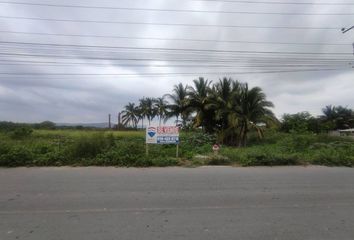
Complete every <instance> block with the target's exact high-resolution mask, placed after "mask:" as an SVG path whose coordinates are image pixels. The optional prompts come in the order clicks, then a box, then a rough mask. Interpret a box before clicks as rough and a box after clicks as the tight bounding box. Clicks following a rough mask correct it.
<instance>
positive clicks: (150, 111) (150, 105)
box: [145, 98, 157, 125]
mask: <svg viewBox="0 0 354 240" xmlns="http://www.w3.org/2000/svg"><path fill="white" fill-rule="evenodd" d="M155 102H156V100H155V99H154V98H145V111H146V114H145V116H146V118H147V120H148V121H149V125H150V124H151V121H152V120H154V118H155V117H156V115H157V111H156V108H155Z"/></svg>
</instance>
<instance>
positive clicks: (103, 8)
mask: <svg viewBox="0 0 354 240" xmlns="http://www.w3.org/2000/svg"><path fill="white" fill-rule="evenodd" d="M0 3H2V4H15V5H27V6H44V7H60V8H82V9H102V10H124V11H146V12H176V13H212V14H250V15H294V16H304V15H305V16H352V15H354V13H296V12H251V11H223V10H221V11H216V10H192V9H160V8H127V7H113V6H107V7H106V6H88V5H65V4H48V3H27V2H8V1H0Z"/></svg>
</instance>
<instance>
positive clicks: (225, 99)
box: [206, 77, 241, 142]
mask: <svg viewBox="0 0 354 240" xmlns="http://www.w3.org/2000/svg"><path fill="white" fill-rule="evenodd" d="M240 85H241V84H240V83H239V82H238V81H234V80H233V79H232V78H226V77H225V78H223V79H220V80H219V82H217V83H216V84H215V85H214V86H213V87H212V89H211V92H210V96H209V100H208V104H207V106H206V108H207V109H210V110H212V111H214V118H215V120H214V121H215V123H214V125H215V130H216V131H217V132H218V135H219V140H221V142H224V141H229V142H232V141H233V139H232V138H234V137H233V136H232V134H229V133H230V129H229V130H228V131H226V129H227V128H230V127H231V125H232V123H233V124H234V125H235V124H236V122H235V121H234V120H235V119H234V118H232V117H230V116H229V113H230V108H231V106H232V97H233V96H234V95H235V94H237V93H239V90H240ZM229 120H231V121H229ZM229 124H231V125H229ZM236 125H237V124H236ZM230 137H231V139H229V140H227V138H230Z"/></svg>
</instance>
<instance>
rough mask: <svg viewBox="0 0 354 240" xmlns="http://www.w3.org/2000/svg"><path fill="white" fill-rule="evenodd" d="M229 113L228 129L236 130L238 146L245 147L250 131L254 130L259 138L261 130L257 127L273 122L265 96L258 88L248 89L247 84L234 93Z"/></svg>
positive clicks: (272, 115) (269, 103)
mask: <svg viewBox="0 0 354 240" xmlns="http://www.w3.org/2000/svg"><path fill="white" fill-rule="evenodd" d="M232 98H233V100H232V102H231V108H230V112H229V120H230V123H229V127H230V126H232V125H233V126H234V127H237V129H238V134H237V137H238V146H240V147H241V146H246V144H247V135H248V133H249V131H250V130H251V129H254V130H256V132H257V133H258V136H259V137H260V138H262V137H263V128H262V127H261V126H260V125H259V124H261V123H267V122H271V121H275V119H276V118H275V116H274V114H273V112H272V111H271V110H270V109H269V108H271V107H274V105H273V103H272V102H270V101H267V100H266V95H265V94H264V93H263V91H262V89H261V88H259V87H254V88H251V89H249V87H248V84H247V83H245V84H241V86H240V91H239V92H234V94H233V97H232Z"/></svg>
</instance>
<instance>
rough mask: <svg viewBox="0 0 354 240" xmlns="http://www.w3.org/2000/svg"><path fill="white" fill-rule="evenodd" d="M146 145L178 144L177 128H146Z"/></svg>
mask: <svg viewBox="0 0 354 240" xmlns="http://www.w3.org/2000/svg"><path fill="white" fill-rule="evenodd" d="M146 143H147V144H179V127H176V126H149V127H147V128H146Z"/></svg>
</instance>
